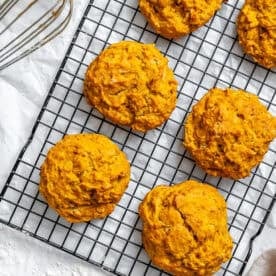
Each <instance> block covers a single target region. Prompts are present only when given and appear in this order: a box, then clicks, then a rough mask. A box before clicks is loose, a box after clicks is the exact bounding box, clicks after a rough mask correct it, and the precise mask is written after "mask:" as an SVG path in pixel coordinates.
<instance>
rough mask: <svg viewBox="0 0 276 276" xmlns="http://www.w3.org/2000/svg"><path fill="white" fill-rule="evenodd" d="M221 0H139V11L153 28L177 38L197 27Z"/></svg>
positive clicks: (218, 5)
mask: <svg viewBox="0 0 276 276" xmlns="http://www.w3.org/2000/svg"><path fill="white" fill-rule="evenodd" d="M222 2H223V0H161V1H160V0H140V1H139V6H140V10H141V12H142V13H143V14H144V16H145V17H146V18H147V20H148V21H149V23H150V25H151V26H152V27H153V29H154V30H155V31H156V32H157V33H159V34H161V35H162V36H164V37H167V38H177V37H180V36H183V35H186V34H189V33H191V32H192V31H194V30H196V29H198V28H199V27H201V26H202V25H204V24H205V23H207V22H208V21H209V19H210V18H211V17H212V16H213V15H214V13H215V12H216V11H217V10H218V9H219V8H220V7H221V3H222Z"/></svg>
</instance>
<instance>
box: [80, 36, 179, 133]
mask: <svg viewBox="0 0 276 276" xmlns="http://www.w3.org/2000/svg"><path fill="white" fill-rule="evenodd" d="M176 89H177V82H176V80H175V78H174V75H173V72H172V70H171V69H170V68H169V67H168V60H167V59H166V58H165V57H164V56H163V55H162V54H161V53H160V52H159V51H158V49H157V48H155V46H154V45H152V44H142V43H138V42H132V41H122V42H119V43H116V44H113V45H111V46H109V47H108V48H107V49H105V50H104V51H103V52H102V53H101V54H100V55H99V56H98V57H97V58H96V59H95V60H94V61H93V62H92V63H91V64H90V66H89V68H88V70H87V72H86V76H85V81H84V95H85V96H86V98H87V100H88V102H89V103H90V104H91V105H92V106H94V107H96V108H97V109H98V110H99V111H100V112H101V113H102V114H103V115H104V116H106V117H107V118H109V119H110V120H112V121H113V122H115V123H117V124H121V125H126V126H130V127H132V128H133V129H134V130H138V131H143V132H145V131H147V130H149V129H153V128H155V127H157V126H159V125H161V124H162V123H163V122H164V121H165V120H167V119H168V117H169V116H170V114H171V112H172V111H173V109H174V108H175V104H176Z"/></svg>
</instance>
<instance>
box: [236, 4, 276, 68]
mask: <svg viewBox="0 0 276 276" xmlns="http://www.w3.org/2000/svg"><path fill="white" fill-rule="evenodd" d="M237 27H238V35H239V42H240V44H241V46H242V47H243V49H244V51H245V52H246V53H247V54H249V55H250V56H252V58H253V59H254V60H255V61H256V62H258V63H259V64H261V65H262V66H264V67H266V68H272V67H276V1H275V0H246V2H245V4H244V6H243V8H242V10H241V12H240V14H239V17H238V21H237Z"/></svg>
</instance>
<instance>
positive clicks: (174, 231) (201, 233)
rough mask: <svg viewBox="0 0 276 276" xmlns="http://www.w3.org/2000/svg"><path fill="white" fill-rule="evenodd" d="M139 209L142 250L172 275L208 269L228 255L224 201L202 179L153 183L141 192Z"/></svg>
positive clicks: (211, 270) (229, 245)
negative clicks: (154, 186)
mask: <svg viewBox="0 0 276 276" xmlns="http://www.w3.org/2000/svg"><path fill="white" fill-rule="evenodd" d="M139 214H140V216H141V219H142V222H143V230H142V239H143V245H144V247H145V250H146V252H147V253H148V255H149V257H150V258H151V260H152V262H153V263H154V264H155V265H157V266H158V267H160V268H162V269H164V270H166V271H168V272H169V273H172V274H173V275H179V276H183V275H187V276H189V275H193V276H195V275H204V276H207V275H211V274H212V273H214V272H216V271H217V270H218V269H219V268H220V266H221V264H222V263H223V262H226V261H227V260H228V259H229V258H230V257H231V251H232V246H233V245H232V239H231V237H230V234H229V232H228V229H227V214H226V203H225V201H224V199H223V197H222V196H221V195H220V194H219V192H218V191H217V190H216V189H215V188H213V187H211V186H209V185H207V184H202V183H198V182H196V181H186V182H183V183H179V184H177V185H174V186H171V187H168V186H158V187H156V188H154V189H153V190H152V191H150V192H149V193H148V194H147V195H146V197H145V199H144V200H143V202H142V203H141V204H140V206H139Z"/></svg>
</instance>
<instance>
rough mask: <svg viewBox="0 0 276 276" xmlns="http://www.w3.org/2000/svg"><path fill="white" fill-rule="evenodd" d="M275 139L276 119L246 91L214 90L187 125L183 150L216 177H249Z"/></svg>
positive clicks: (200, 103) (191, 114) (192, 113)
mask: <svg viewBox="0 0 276 276" xmlns="http://www.w3.org/2000/svg"><path fill="white" fill-rule="evenodd" d="M275 137H276V117H273V116H272V115H271V114H270V113H269V112H268V111H267V109H266V107H265V106H264V105H263V104H261V102H260V101H259V99H258V97H257V96H255V95H253V94H251V93H248V92H246V91H243V90H232V89H226V90H222V89H218V88H214V89H211V90H210V91H209V92H208V93H207V94H206V95H204V97H203V98H202V99H201V100H200V101H199V102H198V103H197V104H195V105H194V107H193V109H192V112H191V113H190V114H189V116H188V118H187V120H186V123H185V133H184V146H185V147H186V148H187V150H188V151H189V152H190V153H191V155H192V156H193V158H194V159H195V161H196V163H197V164H198V165H199V166H201V167H202V168H203V169H204V170H205V171H206V172H207V173H209V174H211V175H214V176H222V177H229V178H233V179H240V178H244V177H246V176H248V175H249V174H250V170H251V169H252V168H253V167H254V166H256V165H257V164H258V163H259V162H261V160H262V159H263V157H264V154H265V153H266V152H267V150H268V146H269V143H270V142H271V141H272V140H273V139H274V138H275Z"/></svg>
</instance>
